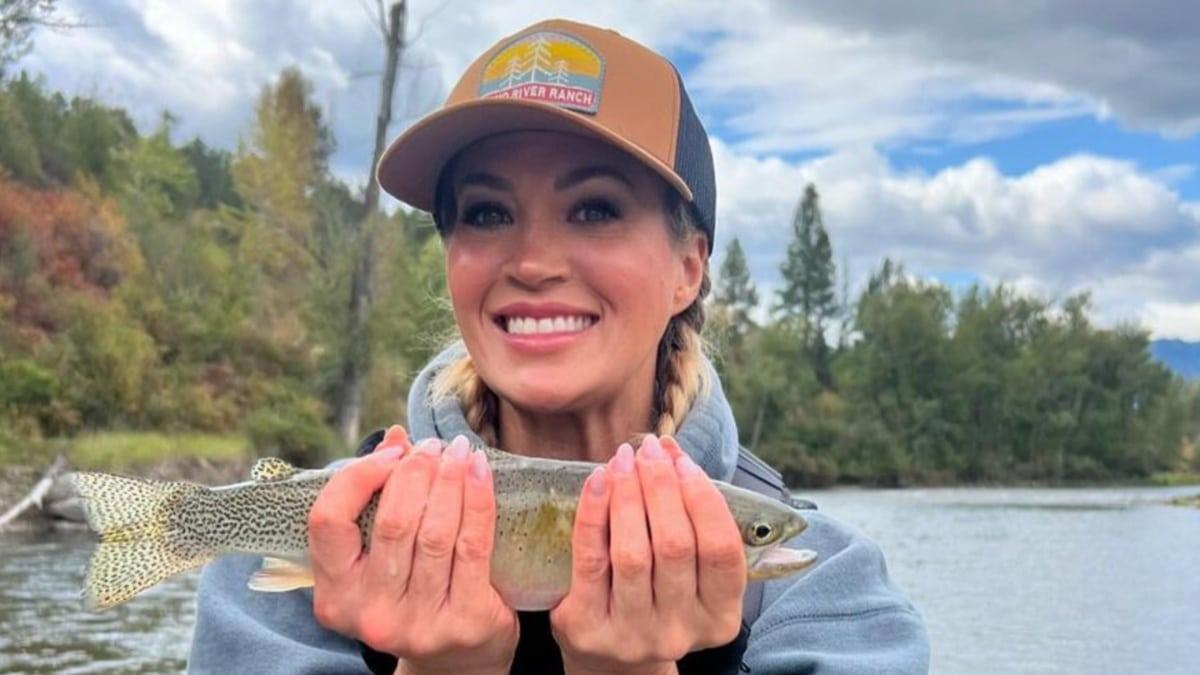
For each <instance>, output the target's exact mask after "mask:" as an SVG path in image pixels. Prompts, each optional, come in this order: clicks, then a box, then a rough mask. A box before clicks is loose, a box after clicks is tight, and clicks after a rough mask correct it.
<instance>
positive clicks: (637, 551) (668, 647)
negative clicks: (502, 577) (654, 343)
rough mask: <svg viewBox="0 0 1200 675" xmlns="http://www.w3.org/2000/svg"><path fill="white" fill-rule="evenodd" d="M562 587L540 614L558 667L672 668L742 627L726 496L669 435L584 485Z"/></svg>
mask: <svg viewBox="0 0 1200 675" xmlns="http://www.w3.org/2000/svg"><path fill="white" fill-rule="evenodd" d="M572 558H573V563H572V575H571V589H570V591H569V592H568V593H567V595H566V597H565V598H563V600H562V602H560V603H559V604H558V606H557V607H555V608H554V610H553V611H551V613H550V623H551V627H552V629H553V632H554V637H555V639H556V640H557V641H558V644H559V647H560V649H561V650H562V654H563V663H564V666H565V668H566V672H567V673H571V674H572V675H578V674H580V673H587V674H589V675H590V674H591V673H617V672H619V673H639V674H640V673H654V674H657V673H673V672H675V662H676V661H678V660H679V659H681V658H683V656H684V655H686V654H687V653H688V652H690V651H693V650H696V649H704V648H708V647H716V646H720V645H724V644H728V643H729V642H732V641H733V639H734V638H736V637H737V634H738V631H739V629H740V628H741V619H742V594H743V593H744V591H745V588H746V558H745V554H744V553H743V551H742V539H741V534H740V533H739V532H738V527H737V524H736V523H735V522H734V519H733V516H732V514H731V513H730V512H729V507H728V506H727V505H726V504H725V499H724V498H723V497H722V496H721V493H720V492H718V491H717V488H716V486H714V485H713V483H712V481H711V480H709V478H708V476H707V475H705V474H704V471H703V470H702V469H701V468H700V467H699V466H697V465H696V464H695V463H694V462H693V461H692V460H691V459H690V458H689V457H688V456H687V455H686V454H685V453H684V452H683V451H682V450H681V449H680V448H679V446H678V445H677V444H676V443H675V441H674V440H673V439H671V438H670V437H663V439H662V440H661V441H660V440H659V439H658V438H655V437H654V436H647V437H646V439H645V440H644V441H643V443H642V446H641V447H640V448H639V449H638V451H637V453H636V457H635V453H634V452H633V448H631V447H630V446H629V445H628V444H625V445H622V446H621V448H620V449H619V450H618V451H617V454H616V456H615V457H613V459H612V460H611V461H610V462H609V463H608V465H607V466H605V467H600V468H598V469H596V471H595V472H593V473H592V475H591V476H590V477H589V478H588V480H587V482H586V483H585V485H584V488H583V493H582V494H581V495H580V499H579V508H578V510H577V511H576V514H575V529H574V533H573V538H572Z"/></svg>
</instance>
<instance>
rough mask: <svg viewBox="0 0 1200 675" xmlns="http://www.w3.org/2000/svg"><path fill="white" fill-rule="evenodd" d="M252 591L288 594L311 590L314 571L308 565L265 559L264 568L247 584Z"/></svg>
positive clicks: (277, 559) (279, 559)
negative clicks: (306, 589)
mask: <svg viewBox="0 0 1200 675" xmlns="http://www.w3.org/2000/svg"><path fill="white" fill-rule="evenodd" d="M246 585H247V586H249V587H250V590H252V591H261V592H263V593H286V592H287V591H294V590H296V589H297V588H309V587H311V586H312V585H313V571H312V568H311V567H309V566H308V565H301V564H300V563H295V562H292V561H290V560H284V559H282V558H269V557H268V558H263V564H262V568H261V569H259V570H258V571H257V572H255V573H254V574H252V575H250V582H249V583H247V584H246Z"/></svg>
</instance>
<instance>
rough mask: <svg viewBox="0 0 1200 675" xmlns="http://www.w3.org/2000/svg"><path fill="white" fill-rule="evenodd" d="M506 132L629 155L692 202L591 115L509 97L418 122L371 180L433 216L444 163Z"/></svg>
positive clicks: (674, 179)
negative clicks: (576, 140) (571, 137)
mask: <svg viewBox="0 0 1200 675" xmlns="http://www.w3.org/2000/svg"><path fill="white" fill-rule="evenodd" d="M511 131H561V132H564V133H573V134H579V135H582V136H590V137H593V138H597V139H599V140H601V141H604V142H606V143H609V144H612V145H614V146H616V147H618V148H620V149H621V150H624V151H625V152H628V153H629V154H631V155H633V156H634V157H635V158H636V159H638V160H640V161H641V162H643V163H644V164H645V165H646V166H648V167H650V168H651V169H653V170H654V172H655V173H657V174H658V175H660V176H662V178H663V179H664V180H666V181H667V183H668V184H670V185H671V186H672V187H674V188H675V189H676V190H678V191H679V194H681V195H682V196H683V197H684V199H686V200H687V201H689V202H690V201H692V191H691V189H690V188H688V186H687V184H686V183H684V182H683V179H682V178H680V177H679V175H678V174H676V173H675V171H674V169H672V168H671V167H670V166H667V165H666V164H665V163H663V162H662V160H660V159H658V158H657V157H655V156H654V155H652V154H650V153H649V152H647V151H646V150H643V149H642V148H640V147H639V146H638V145H637V144H635V143H631V142H629V141H627V140H625V139H624V138H622V137H621V136H619V135H618V134H616V133H614V132H613V131H611V130H609V129H608V128H606V127H604V126H602V125H600V124H598V123H597V122H596V121H595V120H593V119H592V118H591V117H588V116H587V115H584V114H581V113H576V112H572V111H570V110H567V109H564V108H560V107H558V106H556V105H553V104H549V103H541V102H538V101H527V100H522V99H513V98H494V99H492V98H489V99H475V100H471V101H465V102H463V103H459V104H456V105H452V106H449V107H446V108H443V109H442V110H439V111H437V112H435V113H432V114H430V115H428V116H426V117H424V118H422V119H421V120H420V121H418V122H417V123H416V124H414V125H413V126H411V127H409V128H408V130H407V131H405V132H404V133H403V134H401V135H400V136H399V137H398V138H397V139H396V140H394V141H392V144H391V145H389V146H388V149H387V150H386V151H385V152H384V153H383V157H381V158H380V160H379V167H378V169H377V170H376V180H378V181H379V185H380V187H382V188H383V189H384V190H385V191H387V192H388V194H390V195H392V196H393V197H395V198H396V199H399V200H400V201H402V202H405V203H406V204H409V205H410V206H413V207H416V208H418V209H421V210H423V211H430V212H432V211H433V206H434V196H435V192H436V190H437V181H438V177H439V176H440V175H441V172H442V169H443V168H444V167H445V166H446V162H449V161H450V160H451V159H452V158H453V157H454V156H455V155H456V154H458V152H459V151H461V150H462V149H463V148H466V147H467V146H469V145H471V144H472V143H475V142H476V141H479V140H481V139H483V138H486V137H488V136H492V135H495V134H501V133H506V132H511Z"/></svg>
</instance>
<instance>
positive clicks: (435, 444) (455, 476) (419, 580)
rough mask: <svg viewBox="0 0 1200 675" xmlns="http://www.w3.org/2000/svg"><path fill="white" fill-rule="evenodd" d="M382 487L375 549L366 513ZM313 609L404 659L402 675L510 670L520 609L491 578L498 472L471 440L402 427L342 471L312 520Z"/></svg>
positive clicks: (330, 624)
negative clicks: (420, 434) (362, 518)
mask: <svg viewBox="0 0 1200 675" xmlns="http://www.w3.org/2000/svg"><path fill="white" fill-rule="evenodd" d="M380 490H382V494H381V495H380V498H379V508H378V510H377V512H376V516H375V521H374V525H373V527H372V532H371V539H370V544H369V546H368V547H366V548H365V549H364V548H363V546H362V537H361V535H360V533H359V528H358V517H359V514H360V513H361V512H362V511H363V509H364V508H365V507H366V505H367V503H368V502H369V501H370V499H371V496H372V495H373V494H375V493H376V492H379V491H380ZM308 523H309V526H308V533H309V534H308V537H309V550H310V556H311V558H312V566H313V577H314V580H315V585H314V589H313V613H314V614H315V615H316V618H317V621H318V622H320V623H321V624H322V625H323V626H325V627H327V628H330V629H332V630H335V631H337V632H339V633H343V634H345V635H349V636H352V637H355V638H357V639H359V640H361V641H362V642H364V643H365V644H367V645H368V646H369V647H371V648H372V649H375V650H376V651H381V652H386V653H390V654H394V655H396V656H397V657H399V658H400V668H399V669H398V670H397V672H403V673H425V672H438V673H440V672H448V671H453V672H454V673H455V675H466V674H468V673H493V672H502V673H507V672H508V670H509V668H510V666H511V664H512V659H513V653H514V651H515V650H516V645H517V638H518V631H519V625H518V623H517V617H516V613H515V612H514V611H513V610H512V608H510V607H508V605H506V604H505V603H504V601H503V600H501V598H500V596H499V594H498V593H497V592H496V590H495V589H494V588H493V587H492V585H491V582H490V568H491V555H492V546H493V540H494V538H495V526H496V500H495V492H494V487H493V484H492V474H491V470H490V469H489V468H488V465H487V458H486V456H485V455H484V454H483V453H482V452H481V451H478V450H477V451H475V452H474V453H471V451H470V447H469V445H468V443H467V439H466V438H465V437H462V436H459V437H457V438H455V439H454V440H453V441H452V442H451V443H450V445H449V446H447V447H446V449H445V451H443V450H442V443H441V441H439V440H437V439H427V440H425V441H422V442H421V443H418V444H417V445H416V447H414V446H413V445H412V444H411V443H410V442H409V440H408V436H407V434H406V433H405V431H404V429H403V428H401V427H398V426H393V427H391V428H390V429H388V431H387V433H386V434H385V435H384V438H383V441H381V442H380V444H379V445H378V446H377V447H376V448H375V451H374V452H373V453H372V454H371V455H370V456H368V457H366V458H363V459H361V460H357V461H355V462H352V463H350V464H349V465H347V466H345V467H344V468H342V469H341V470H340V471H337V472H336V473H335V474H334V475H333V477H332V478H330V480H329V483H328V484H327V485H326V486H325V488H324V489H323V490H322V491H321V494H320V495H319V496H318V497H317V501H316V503H315V504H314V505H313V508H312V511H311V512H310V513H309V521H308Z"/></svg>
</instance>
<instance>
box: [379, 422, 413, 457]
mask: <svg viewBox="0 0 1200 675" xmlns="http://www.w3.org/2000/svg"><path fill="white" fill-rule="evenodd" d="M394 447H400V448H404V453H405V454H407V453H408V452H410V451H412V441H410V440H409V439H408V432H407V431H405V430H404V427H402V426H400V425H399V424H393V425H392V426H390V427H388V430H387V431H385V432H384V434H383V439H381V440H380V441H379V445H376V446H375V449H374V450H372V452H379V451H381V450H387V449H388V448H394Z"/></svg>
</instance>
